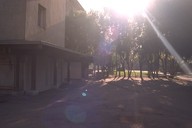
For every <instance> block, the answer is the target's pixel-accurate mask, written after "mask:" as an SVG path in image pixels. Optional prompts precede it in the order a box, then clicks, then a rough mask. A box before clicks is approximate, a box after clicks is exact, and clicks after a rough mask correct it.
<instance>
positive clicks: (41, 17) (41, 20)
mask: <svg viewBox="0 0 192 128" xmlns="http://www.w3.org/2000/svg"><path fill="white" fill-rule="evenodd" d="M38 25H39V27H41V28H43V29H45V28H46V8H44V7H43V6H41V5H40V4H39V6H38Z"/></svg>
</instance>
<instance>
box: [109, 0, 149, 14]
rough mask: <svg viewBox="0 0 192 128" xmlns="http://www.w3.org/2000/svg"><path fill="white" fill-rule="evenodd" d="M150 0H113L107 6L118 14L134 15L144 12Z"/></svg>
mask: <svg viewBox="0 0 192 128" xmlns="http://www.w3.org/2000/svg"><path fill="white" fill-rule="evenodd" d="M150 1H151V0H113V1H111V3H109V8H111V9H112V10H114V11H116V12H117V13H119V14H123V15H126V16H134V15H136V14H138V13H139V14H142V13H144V10H146V9H147V8H148V6H149V5H150Z"/></svg>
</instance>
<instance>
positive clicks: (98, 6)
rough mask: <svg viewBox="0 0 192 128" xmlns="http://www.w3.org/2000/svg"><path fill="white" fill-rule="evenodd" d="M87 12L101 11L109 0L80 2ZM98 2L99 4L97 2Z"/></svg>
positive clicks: (80, 0)
mask: <svg viewBox="0 0 192 128" xmlns="http://www.w3.org/2000/svg"><path fill="white" fill-rule="evenodd" d="M78 1H79V2H80V3H81V5H82V6H83V8H84V9H85V10H86V11H89V10H91V9H94V10H100V9H102V8H103V6H104V5H105V3H106V2H107V1H109V0H78ZM96 1H97V2H96Z"/></svg>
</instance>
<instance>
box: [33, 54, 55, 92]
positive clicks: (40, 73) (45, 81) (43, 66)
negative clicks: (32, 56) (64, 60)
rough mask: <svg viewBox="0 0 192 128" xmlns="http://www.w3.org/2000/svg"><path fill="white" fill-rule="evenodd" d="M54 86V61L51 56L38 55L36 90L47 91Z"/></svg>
mask: <svg viewBox="0 0 192 128" xmlns="http://www.w3.org/2000/svg"><path fill="white" fill-rule="evenodd" d="M53 87H54V61H53V58H50V57H49V56H38V57H37V63H36V90H38V91H45V90H48V89H51V88H53Z"/></svg>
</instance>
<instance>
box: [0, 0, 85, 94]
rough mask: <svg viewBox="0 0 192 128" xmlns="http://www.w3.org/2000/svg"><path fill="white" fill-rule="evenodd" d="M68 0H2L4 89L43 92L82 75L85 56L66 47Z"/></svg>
mask: <svg viewBox="0 0 192 128" xmlns="http://www.w3.org/2000/svg"><path fill="white" fill-rule="evenodd" d="M70 1H73V0H70ZM67 2H69V0H1V1H0V15H1V18H0V91H1V92H5V93H7V92H11V93H12V92H21V93H23V92H26V93H33V92H40V91H45V90H48V89H51V88H58V87H59V86H60V85H61V84H63V83H65V82H66V81H69V80H70V79H78V80H79V79H82V76H83V75H82V74H83V73H82V67H83V64H84V63H83V62H85V61H84V59H85V56H84V55H82V54H80V53H77V52H75V51H72V50H69V49H66V48H65V16H66V14H67V13H66V12H68V9H67V8H68V7H66V4H67ZM73 4H75V3H73ZM70 5H71V4H70ZM77 5H78V6H79V7H80V4H79V3H77ZM71 6H72V5H71ZM75 8H76V4H75ZM66 9H67V10H66ZM70 9H71V7H70Z"/></svg>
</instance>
